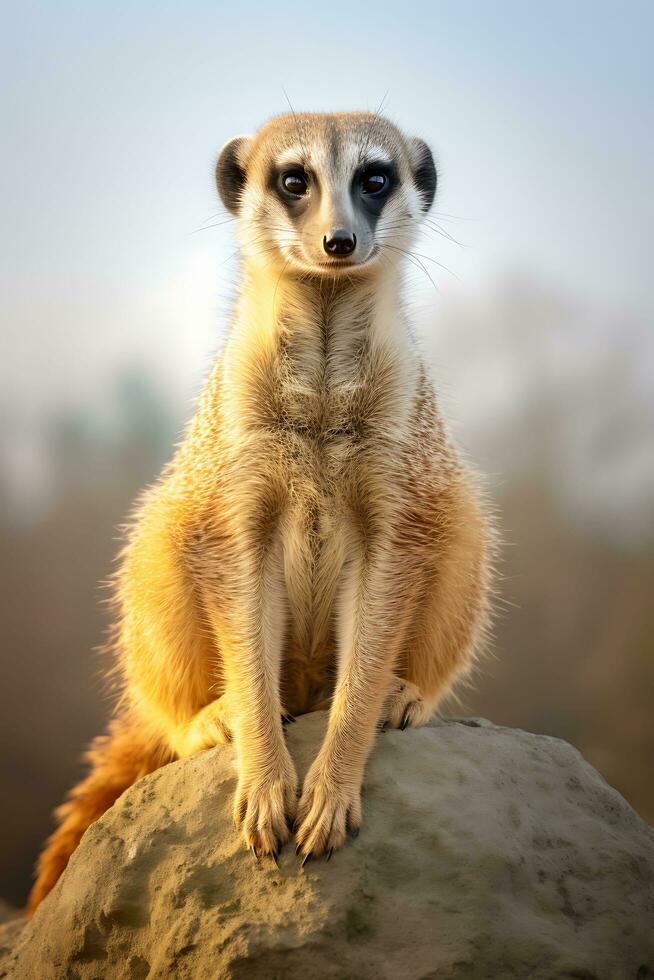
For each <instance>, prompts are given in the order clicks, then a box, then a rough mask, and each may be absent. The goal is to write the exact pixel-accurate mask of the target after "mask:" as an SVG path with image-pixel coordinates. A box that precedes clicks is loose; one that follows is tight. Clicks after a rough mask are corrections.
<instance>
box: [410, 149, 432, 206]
mask: <svg viewBox="0 0 654 980" xmlns="http://www.w3.org/2000/svg"><path fill="white" fill-rule="evenodd" d="M411 156H412V160H413V179H414V180H415V182H416V187H417V188H418V190H419V192H420V195H421V197H422V201H423V204H422V209H423V211H429V209H430V207H431V206H432V204H433V202H434V197H435V195H436V184H437V183H438V174H437V173H436V164H435V163H434V158H433V156H432V153H431V150H430V149H429V147H428V146H427V144H426V143H425V141H424V140H421V139H417V138H416V139H412V140H411Z"/></svg>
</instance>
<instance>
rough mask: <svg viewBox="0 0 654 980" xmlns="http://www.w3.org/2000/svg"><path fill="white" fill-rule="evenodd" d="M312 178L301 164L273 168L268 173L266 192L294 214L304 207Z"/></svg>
mask: <svg viewBox="0 0 654 980" xmlns="http://www.w3.org/2000/svg"><path fill="white" fill-rule="evenodd" d="M311 183H312V177H311V174H310V173H308V172H307V170H306V168H305V167H303V166H302V164H299V163H298V164H286V165H284V166H281V167H280V166H273V167H271V169H270V171H269V173H268V180H267V184H268V190H269V191H271V192H272V193H273V194H275V195H276V196H277V197H278V198H279V199H280V200H281V201H282V203H283V204H285V205H286V207H287V208H288V209H289V211H291V212H292V213H295V212H297V211H298V209H300V208H302V209H303V207H304V206H305V205H306V203H307V199H308V196H309V193H308V192H309V191H310V189H311Z"/></svg>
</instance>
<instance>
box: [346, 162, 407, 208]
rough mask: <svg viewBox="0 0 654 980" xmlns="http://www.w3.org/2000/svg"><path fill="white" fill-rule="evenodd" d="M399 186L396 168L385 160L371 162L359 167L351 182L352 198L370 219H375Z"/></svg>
mask: <svg viewBox="0 0 654 980" xmlns="http://www.w3.org/2000/svg"><path fill="white" fill-rule="evenodd" d="M398 186H399V178H398V174H397V168H396V166H395V164H394V163H389V162H388V161H386V160H383V161H382V160H378V161H375V160H373V161H372V162H371V163H366V164H365V166H363V167H360V168H359V170H358V171H357V172H356V174H355V175H354V180H353V181H352V196H353V198H354V201H355V203H356V204H357V205H358V206H359V207H362V208H363V210H364V212H366V213H367V214H368V215H369V216H370V217H371V218H372V219H375V220H376V219H377V218H378V217H379V215H380V214H381V212H382V209H383V207H384V205H385V204H386V201H387V200H388V199H389V197H390V196H391V194H392V193H393V191H394V190H396V189H397V187H398Z"/></svg>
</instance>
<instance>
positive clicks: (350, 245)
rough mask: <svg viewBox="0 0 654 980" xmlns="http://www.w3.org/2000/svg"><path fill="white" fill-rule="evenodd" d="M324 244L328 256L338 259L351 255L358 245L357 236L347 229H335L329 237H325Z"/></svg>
mask: <svg viewBox="0 0 654 980" xmlns="http://www.w3.org/2000/svg"><path fill="white" fill-rule="evenodd" d="M322 244H323V248H324V249H325V251H326V252H327V255H332V256H336V257H338V256H343V255H351V254H352V252H353V251H354V249H355V248H356V245H357V236H356V235H355V234H354V232H353V231H347V230H346V229H345V228H335V229H334V231H332V232H330V234H329V237H327V235H325V237H324V238H323V240H322Z"/></svg>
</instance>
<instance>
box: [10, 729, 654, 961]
mask: <svg viewBox="0 0 654 980" xmlns="http://www.w3.org/2000/svg"><path fill="white" fill-rule="evenodd" d="M324 724H325V718H324V716H323V715H311V716H307V717H304V718H302V719H300V720H299V722H298V724H297V725H294V726H292V727H291V730H290V733H289V740H290V747H291V751H292V753H293V754H294V756H295V758H296V760H297V762H298V766H299V769H300V772H304V771H305V770H306V767H307V765H308V763H309V761H310V760H311V758H312V757H313V756H314V754H315V752H316V750H317V748H318V744H319V741H320V738H321V735H322V732H323V730H324ZM234 784H235V776H234V768H233V756H232V752H231V750H228V749H224V748H219V749H214V750H212V751H210V752H207V753H205V754H203V755H201V756H198V757H196V758H193V759H189V760H187V761H184V762H178V763H175V764H173V765H170V766H167V767H166V768H164V769H161V770H160V771H159V772H157V773H155V774H154V775H152V776H149V777H147V778H146V779H143V780H141V781H140V782H139V783H137V784H136V785H135V786H134V787H132V789H130V790H129V791H128V792H127V793H125V795H124V796H123V797H122V798H121V799H120V800H119V801H118V803H116V805H115V806H114V807H112V809H111V810H110V811H109V812H108V813H107V814H106V815H105V816H104V817H103V818H102V819H101V820H100V821H99V822H98V823H97V824H95V825H94V826H93V827H91V828H90V829H89V830H88V831H87V833H86V835H85V836H84V839H83V841H82V843H81V845H80V847H79V849H78V850H77V852H76V853H75V855H74V856H73V859H72V860H71V863H70V866H69V868H68V870H67V872H66V874H65V875H64V877H63V879H62V880H61V881H60V882H59V884H58V886H57V888H56V889H55V890H54V892H53V893H52V895H51V896H50V897H49V898H48V899H47V900H46V901H45V902H44V903H43V905H42V906H41V907H40V908H39V910H38V911H37V913H36V915H35V916H34V919H33V920H32V921H31V923H30V924H29V925H28V926H27V927H26V928H25V929H24V930H23V932H22V933H21V935H20V938H19V939H18V941H17V944H16V946H15V947H14V950H13V952H12V953H11V954H10V955H9V956H8V958H6V959H5V970H7V974H5V975H9V976H11V977H16V978H23V977H25V978H30V980H35V978H37V980H48V978H62V977H66V978H80V980H81V978H103V980H104V978H111V977H121V978H123V977H126V978H138V977H151V978H155V977H157V978H159V977H175V978H185V977H193V978H202V980H204V978H212V980H213V978H222V977H235V978H247V980H256V978H279V980H294V978H298V980H299V978H302V980H306V978H314V977H318V978H322V977H330V978H332V977H333V978H357V980H361V978H367V977H374V978H381V980H383V978H392V980H405V978H406V980H411V978H422V980H427V978H434V980H436V978H438V980H448V978H479V980H492V978H502V980H507V978H512V977H515V978H519V980H527V978H541V977H542V978H546V980H552V978H555V977H567V978H575V977H576V978H578V980H603V978H607V980H609V978H610V980H614V978H632V980H636V978H638V980H643V978H645V977H650V976H652V975H653V974H654V833H653V832H652V830H651V829H650V828H649V827H648V826H647V825H646V824H644V823H643V821H642V820H640V818H639V817H638V816H637V815H636V814H635V813H634V811H633V810H632V809H631V808H630V807H629V806H628V804H627V803H626V802H625V801H624V800H623V799H622V797H621V796H619V794H618V793H616V792H615V790H613V789H611V788H610V787H609V786H607V784H606V783H605V782H604V781H603V779H602V778H601V776H599V775H598V773H597V772H596V771H595V770H594V769H592V768H591V766H589V765H588V764H587V763H586V762H584V760H583V759H582V758H581V756H580V755H579V754H578V752H576V751H575V750H574V749H573V748H571V746H570V745H568V744H566V743H565V742H561V741H558V740H557V739H553V738H546V737H543V736H538V735H529V734H527V733H525V732H520V731H512V730H509V729H506V728H496V727H495V726H493V725H490V724H489V723H488V722H473V721H461V722H457V721H441V722H435V723H434V724H433V725H432V726H431V727H429V728H424V729H420V730H418V731H408V732H389V733H387V734H385V735H384V736H383V737H380V738H379V740H378V745H377V747H376V748H375V750H374V752H373V755H372V758H371V760H370V765H369V768H368V775H367V780H366V788H365V792H364V804H365V821H364V825H363V828H362V831H361V834H360V836H359V838H358V839H357V840H356V841H354V842H351V843H349V844H348V845H347V846H346V847H345V848H344V849H343V850H341V851H338V852H336V853H335V854H334V857H333V859H332V861H331V862H330V863H329V864H327V863H325V862H324V861H316V862H312V863H309V864H308V865H307V866H306V867H305V868H304V870H301V869H300V864H299V860H298V858H297V857H296V856H295V854H294V850H293V848H292V847H290V846H287V847H286V848H285V849H284V852H283V854H282V856H281V859H280V868H279V870H277V869H276V868H275V867H274V865H273V864H272V862H269V861H262V862H261V863H260V864H257V863H255V861H254V859H253V858H252V856H251V855H250V854H249V853H248V852H247V851H246V850H245V849H244V847H243V843H242V841H241V838H240V835H238V834H237V833H236V832H235V831H234V830H233V829H232V824H231V803H232V792H233V790H234Z"/></svg>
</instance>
